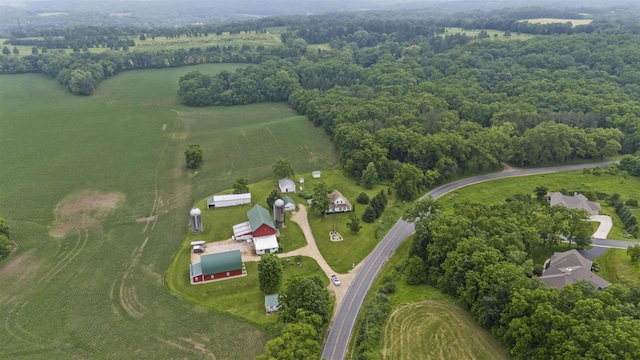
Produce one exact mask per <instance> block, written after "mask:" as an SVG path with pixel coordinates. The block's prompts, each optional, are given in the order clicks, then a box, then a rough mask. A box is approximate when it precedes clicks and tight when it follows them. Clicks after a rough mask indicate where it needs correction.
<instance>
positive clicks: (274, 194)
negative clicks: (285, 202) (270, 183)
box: [267, 189, 282, 209]
mask: <svg viewBox="0 0 640 360" xmlns="http://www.w3.org/2000/svg"><path fill="white" fill-rule="evenodd" d="M278 199H282V194H281V193H280V190H278V189H273V190H271V193H270V194H269V196H268V197H267V206H268V207H269V209H273V204H275V203H276V200H278Z"/></svg>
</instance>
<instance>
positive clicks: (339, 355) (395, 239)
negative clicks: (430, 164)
mask: <svg viewBox="0 0 640 360" xmlns="http://www.w3.org/2000/svg"><path fill="white" fill-rule="evenodd" d="M609 164H610V162H600V163H591V164H580V165H567V166H556V167H548V168H538V169H525V170H514V171H511V172H500V173H493V174H486V175H478V176H474V177H471V178H467V179H462V180H458V181H454V182H451V183H448V184H445V185H442V186H440V187H438V188H436V189H434V190H432V191H430V192H428V193H427V194H425V195H424V196H423V198H424V197H427V196H433V197H434V198H435V199H437V198H439V197H441V196H442V195H444V194H446V193H448V192H451V191H454V190H457V189H459V188H462V187H465V186H469V185H472V184H477V183H481V182H485V181H491V180H496V179H502V178H508V177H515V176H526V175H537V174H545V173H553V172H559V171H569V170H580V169H586V168H593V167H597V166H600V167H603V166H608V165H609ZM414 231H415V227H414V225H413V224H411V223H407V222H405V221H403V220H398V222H397V223H396V224H395V225H394V226H393V227H392V228H391V230H390V231H389V232H388V233H387V235H385V237H384V238H383V239H382V240H380V243H378V245H377V246H376V248H375V249H373V251H372V252H371V254H369V256H367V257H366V258H365V259H364V260H363V263H362V268H361V269H360V272H359V273H358V275H356V277H355V279H354V280H353V283H351V286H350V287H349V289H348V290H347V293H346V295H345V298H344V300H343V302H342V304H341V305H340V307H339V308H338V312H337V313H336V316H335V317H334V320H333V323H332V324H331V329H330V330H329V334H328V336H327V340H326V342H325V345H324V349H323V350H322V358H323V359H327V360H343V359H344V358H345V355H346V352H347V346H348V345H349V339H350V338H351V332H352V331H353V326H354V324H355V322H356V317H357V316H358V312H359V311H360V306H361V305H362V301H363V300H364V297H365V295H366V294H367V292H368V291H369V287H371V283H372V282H373V280H374V279H375V277H376V275H377V274H378V272H379V271H380V269H381V268H382V265H383V264H384V262H385V261H386V260H387V259H388V258H389V256H391V254H393V252H394V251H395V250H396V249H397V248H398V246H400V244H401V243H402V241H403V240H404V239H406V238H407V237H408V236H409V235H411V234H413V233H414Z"/></svg>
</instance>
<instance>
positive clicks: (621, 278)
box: [595, 249, 640, 285]
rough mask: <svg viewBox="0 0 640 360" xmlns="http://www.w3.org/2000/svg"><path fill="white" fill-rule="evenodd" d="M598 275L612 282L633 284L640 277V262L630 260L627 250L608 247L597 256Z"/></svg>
mask: <svg viewBox="0 0 640 360" xmlns="http://www.w3.org/2000/svg"><path fill="white" fill-rule="evenodd" d="M595 262H596V263H597V264H598V265H599V266H600V272H599V273H598V275H599V276H601V277H602V278H604V279H605V280H607V281H609V282H612V283H623V284H627V285H630V284H633V283H637V282H638V280H639V279H640V263H633V262H631V258H630V257H629V255H627V250H621V249H609V250H607V251H606V252H605V253H604V254H602V255H600V256H598V257H597V258H596V259H595Z"/></svg>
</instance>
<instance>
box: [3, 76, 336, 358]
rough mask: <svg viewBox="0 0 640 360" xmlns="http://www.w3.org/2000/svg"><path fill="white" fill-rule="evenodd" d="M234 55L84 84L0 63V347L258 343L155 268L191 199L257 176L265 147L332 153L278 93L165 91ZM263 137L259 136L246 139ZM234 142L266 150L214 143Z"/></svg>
mask: <svg viewBox="0 0 640 360" xmlns="http://www.w3.org/2000/svg"><path fill="white" fill-rule="evenodd" d="M236 66H237V65H233V64H224V65H221V64H217V65H199V66H194V67H187V68H178V69H165V70H145V71H134V72H127V73H123V74H121V75H118V76H116V77H114V78H112V79H109V80H107V81H105V82H103V83H101V84H100V86H99V87H98V90H97V92H96V93H95V94H94V95H93V96H91V97H76V96H73V95H71V94H69V93H68V92H67V91H66V90H65V89H64V88H63V87H62V86H60V85H58V84H57V83H56V82H55V81H54V80H51V79H48V78H46V77H44V76H40V75H7V76H4V77H3V81H2V82H0V99H1V100H0V103H1V106H0V126H1V128H2V141H0V163H1V164H2V168H3V169H5V170H6V171H2V172H0V183H1V184H2V186H1V187H0V199H2V201H0V214H2V216H3V217H5V219H6V223H7V224H8V225H9V226H10V227H11V229H12V240H14V241H15V242H16V243H17V244H18V249H17V250H16V251H15V253H14V254H13V255H11V257H9V259H7V260H5V261H3V262H2V263H1V264H0V288H2V292H0V315H1V316H2V318H3V325H4V326H2V327H1V328H0V358H12V359H20V358H34V357H43V356H46V357H47V358H50V359H86V358H128V357H132V356H134V357H136V358H141V359H144V358H190V357H203V358H219V359H228V358H233V359H252V358H255V357H256V356H257V355H258V354H260V353H261V352H262V351H263V346H264V343H265V342H266V340H267V338H266V333H265V332H264V331H263V330H262V329H261V328H260V327H258V326H256V325H255V324H251V323H248V322H246V321H244V320H240V319H238V318H237V317H235V316H230V315H227V314H223V313H220V312H216V311H211V310H209V309H206V308H204V307H197V306H193V304H191V303H189V302H185V301H184V300H182V299H180V298H179V297H176V296H174V295H172V294H171V293H170V292H169V290H168V289H167V286H166V285H165V282H164V281H165V280H164V278H165V271H166V269H167V268H168V266H169V263H170V262H171V259H172V257H173V256H174V254H175V253H176V251H177V250H178V248H179V247H180V246H181V245H180V242H181V240H182V239H183V238H184V234H185V232H186V230H187V219H188V217H187V214H188V210H189V208H190V207H191V206H192V204H193V203H195V202H196V201H197V200H198V199H202V198H203V197H204V196H207V195H209V194H211V193H217V192H220V191H222V190H224V189H227V188H229V187H230V186H231V184H232V183H233V181H234V180H235V179H236V178H237V177H240V176H245V177H249V178H250V179H251V180H252V181H255V180H258V179H262V178H266V177H269V176H270V175H271V168H270V165H271V164H272V163H273V161H274V160H275V159H276V158H277V157H278V156H287V157H288V158H289V159H291V161H292V162H293V165H294V167H295V168H296V170H298V171H311V170H315V169H316V168H326V167H331V166H335V165H336V164H337V157H336V156H335V152H334V151H333V149H332V147H331V146H330V142H329V140H328V139H327V138H326V137H325V136H324V133H323V131H322V129H316V128H314V127H313V126H312V124H311V123H310V122H308V121H306V120H305V119H304V118H303V117H299V116H297V115H295V114H294V113H293V112H292V111H290V110H289V109H288V108H287V106H286V105H284V104H259V105H250V106H238V107H227V108H211V109H191V108H186V107H184V106H181V105H179V104H178V103H177V96H176V89H177V82H178V78H179V77H180V76H182V75H183V74H185V73H186V72H189V71H193V70H199V71H202V72H206V73H215V72H217V71H221V70H232V69H233V68H234V67H236ZM34 99H37V101H34ZM229 118H231V119H232V120H230V119H229ZM260 123H262V124H263V125H262V126H261V125H259V124H260ZM230 126H233V127H234V128H235V130H229V129H227V128H228V127H230ZM267 127H268V128H269V130H271V132H272V133H273V135H269V131H268V130H267ZM216 129H217V130H216ZM196 130H197V131H200V132H202V133H201V134H198V135H197V136H194V131H196ZM216 131H217V132H216ZM261 133H262V134H263V135H265V134H266V136H262V137H261V136H260V135H259V134H261ZM216 134H219V136H216ZM245 136H246V138H248V139H250V140H251V141H247V140H245V139H246V138H245ZM263 140H264V141H270V142H273V143H274V144H275V145H274V147H272V148H270V149H267V148H266V147H260V148H255V149H254V148H253V146H254V145H259V144H260V143H259V142H258V141H263ZM238 142H242V146H243V148H244V149H245V150H246V151H249V152H251V151H255V152H265V151H266V150H269V151H271V158H269V154H262V155H263V156H262V157H261V158H260V159H261V161H266V162H267V163H266V164H263V163H260V162H259V161H256V162H250V161H247V160H246V159H244V158H242V155H241V154H238V155H237V156H238V158H233V155H232V154H231V153H225V154H224V156H222V157H220V155H221V154H222V153H223V151H224V149H229V148H234V146H237V143H238ZM191 143H199V144H200V145H201V146H202V148H203V149H204V155H205V161H204V164H203V167H202V168H201V169H200V171H198V172H193V173H190V172H188V171H187V169H186V168H185V167H184V155H183V152H184V150H185V148H186V147H187V146H188V144H191ZM291 149H295V151H292V150H291ZM302 149H305V151H302ZM311 153H313V154H317V155H316V156H311ZM229 161H230V162H232V163H233V167H226V166H225V165H224V164H225V163H227V162H229ZM8 169H10V170H8ZM205 226H206V223H205ZM303 264H304V265H308V268H307V267H305V266H303V267H301V268H300V271H308V272H313V271H314V270H313V262H312V261H304V260H303ZM251 272H252V271H251V269H250V268H249V274H251ZM253 273H254V275H255V274H256V271H255V269H254V270H253ZM244 279H250V276H247V277H246V278H243V279H242V280H244ZM185 280H186V281H187V282H188V278H186V279H185ZM227 283H228V282H227ZM211 285H215V284H211ZM236 303H237V301H236ZM250 311H253V310H250ZM177 334H179V335H177ZM240 334H241V335H242V336H239V335H240Z"/></svg>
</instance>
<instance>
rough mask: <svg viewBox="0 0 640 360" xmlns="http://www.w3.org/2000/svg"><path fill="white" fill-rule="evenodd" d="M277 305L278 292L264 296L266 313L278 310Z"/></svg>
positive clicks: (278, 304)
mask: <svg viewBox="0 0 640 360" xmlns="http://www.w3.org/2000/svg"><path fill="white" fill-rule="evenodd" d="M279 306H280V303H279V302H278V294H269V295H265V296H264V308H265V310H266V311H267V315H269V314H272V313H274V312H276V311H278V307H279Z"/></svg>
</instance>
